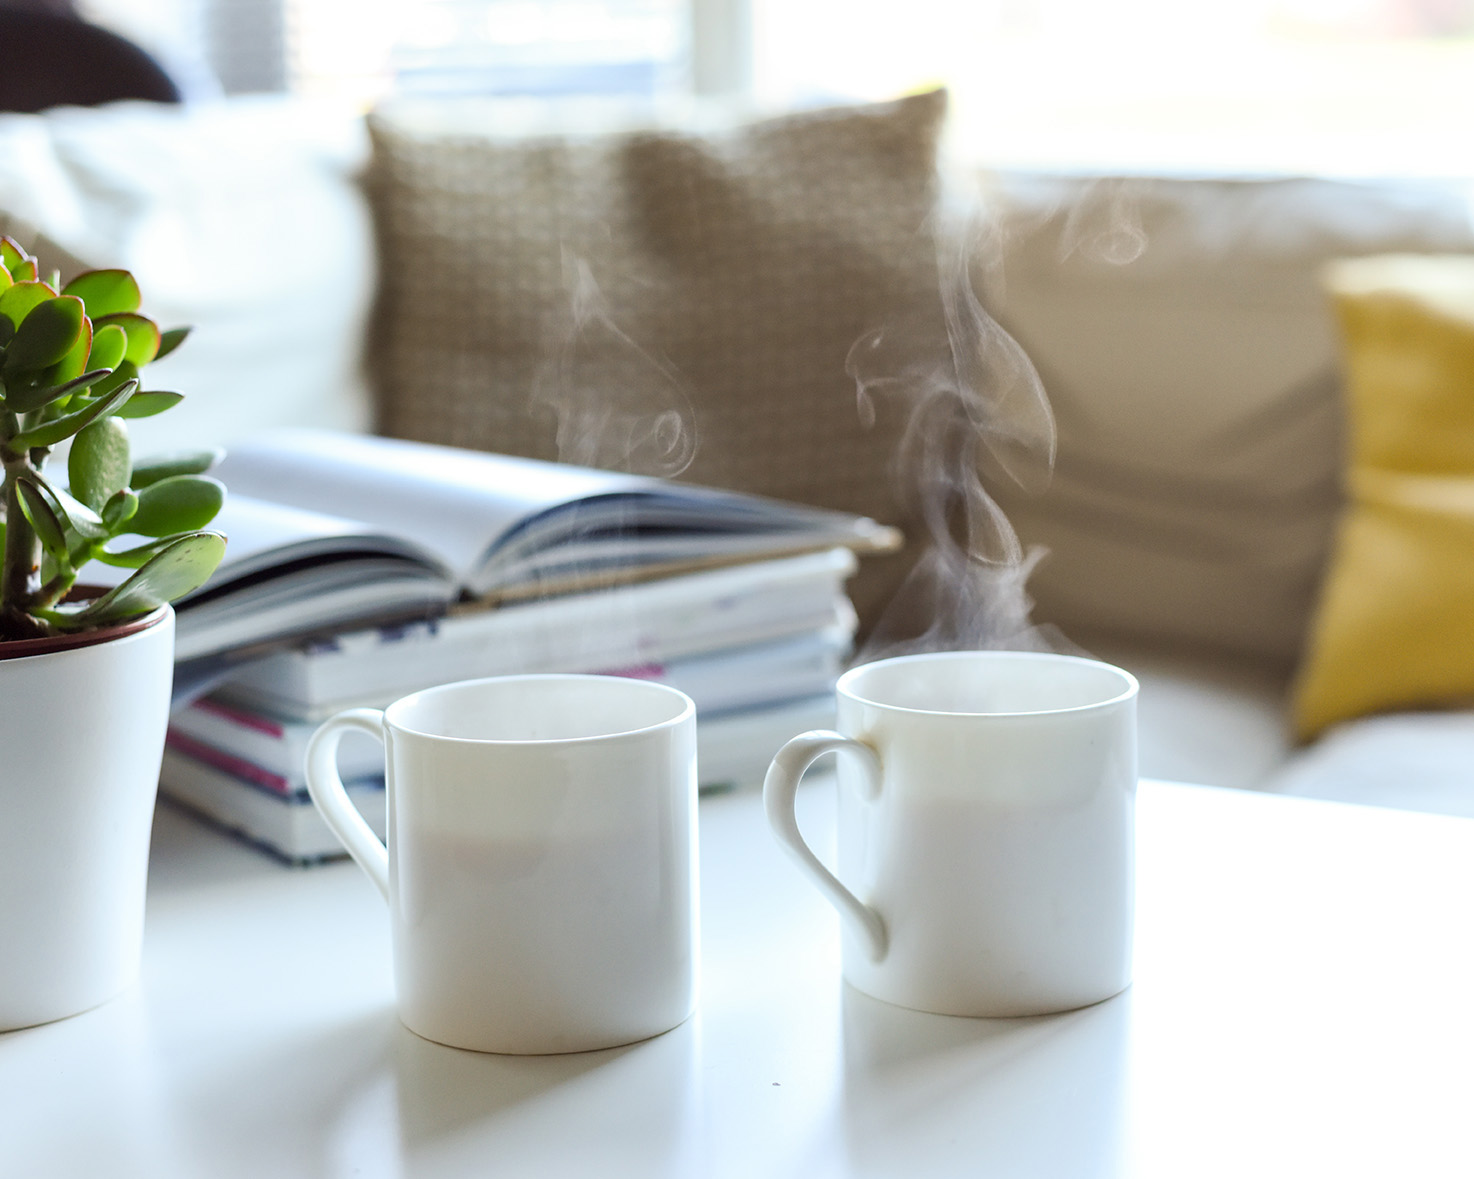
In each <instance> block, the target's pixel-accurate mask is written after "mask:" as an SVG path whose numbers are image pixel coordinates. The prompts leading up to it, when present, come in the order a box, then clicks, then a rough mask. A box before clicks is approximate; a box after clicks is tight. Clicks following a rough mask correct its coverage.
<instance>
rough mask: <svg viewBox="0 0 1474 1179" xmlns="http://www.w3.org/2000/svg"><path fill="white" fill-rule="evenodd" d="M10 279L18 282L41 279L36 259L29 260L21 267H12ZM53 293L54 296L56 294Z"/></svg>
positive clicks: (21, 264)
mask: <svg viewBox="0 0 1474 1179" xmlns="http://www.w3.org/2000/svg"><path fill="white" fill-rule="evenodd" d="M10 277H11V278H13V279H15V281H16V282H35V281H36V280H37V279H38V278H39V277H40V274H39V272H38V271H37V270H36V259H34V258H27V259H25V261H23V262H21V263H20V264H19V265H17V266H12V267H11V268H10ZM51 293H52V294H53V295H54V294H56V292H55V291H52V292H51Z"/></svg>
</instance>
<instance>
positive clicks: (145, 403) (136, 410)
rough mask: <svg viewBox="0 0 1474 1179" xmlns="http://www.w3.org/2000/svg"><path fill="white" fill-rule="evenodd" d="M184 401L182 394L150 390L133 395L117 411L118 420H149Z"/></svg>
mask: <svg viewBox="0 0 1474 1179" xmlns="http://www.w3.org/2000/svg"><path fill="white" fill-rule="evenodd" d="M183 400H184V394H183V393H166V392H164V391H163V390H162V389H150V390H149V391H148V392H146V393H135V394H133V396H132V397H130V398H128V403H127V404H126V405H124V406H123V408H122V409H120V410H118V412H117V414H116V415H115V416H116V417H120V418H151V417H153V416H154V414H156V413H163V412H164V411H165V410H166V409H173V408H174V407H175V406H176V405H178V404H179V403H180V402H181V401H183Z"/></svg>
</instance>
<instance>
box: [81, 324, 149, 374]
mask: <svg viewBox="0 0 1474 1179" xmlns="http://www.w3.org/2000/svg"><path fill="white" fill-rule="evenodd" d="M93 327H94V328H95V329H96V330H95V331H94V333H93V336H92V351H91V352H90V353H88V356H87V366H88V367H89V368H111V369H116V368H117V367H118V365H120V364H122V363H123V357H124V356H125V355H127V353H128V333H127V332H125V331H124V330H123V329H122V328H120V327H118V325H117V324H109V325H108V326H106V327H97V325H96V324H93ZM133 375H134V376H137V375H138V374H137V373H136V372H135V373H134V374H133Z"/></svg>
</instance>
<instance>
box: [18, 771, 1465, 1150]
mask: <svg viewBox="0 0 1474 1179" xmlns="http://www.w3.org/2000/svg"><path fill="white" fill-rule="evenodd" d="M831 791H832V785H831V783H829V782H826V781H822V780H821V781H819V782H816V783H813V784H810V785H806V786H805V787H804V788H803V790H802V791H801V792H800V805H801V809H800V814H801V817H802V819H803V822H804V824H805V828H806V830H807V831H809V832H810V834H811V836H812V837H813V838H814V839H815V840H816V841H818V842H819V844H820V845H821V846H823V845H824V844H825V843H826V842H827V841H828V840H829V838H830V823H831V821H832V819H831V817H832V811H833V799H832V794H831ZM1139 815H1140V822H1139V827H1140V840H1139V856H1140V869H1139V923H1138V936H1137V967H1136V979H1137V981H1136V983H1135V985H1134V986H1133V987H1132V988H1131V989H1130V990H1129V991H1127V992H1126V993H1125V994H1124V995H1121V996H1120V997H1118V998H1116V999H1113V1000H1111V1001H1109V1002H1106V1003H1103V1004H1101V1005H1099V1006H1097V1007H1094V1008H1090V1009H1087V1010H1084V1011H1079V1012H1074V1013H1071V1014H1066V1015H1059V1016H1052V1017H1047V1018H1041V1019H1025V1020H998V1021H983V1020H964V1019H951V1018H946V1017H940V1016H928V1015H921V1014H917V1013H914V1012H908V1011H903V1010H900V1009H898V1008H892V1007H889V1006H887V1005H886V1004H883V1003H879V1002H877V1001H874V1000H871V999H868V998H866V997H864V996H862V995H859V994H857V993H856V992H853V991H850V990H848V989H846V988H845V987H843V985H842V984H841V982H840V980H839V974H838V961H837V958H838V931H837V927H836V918H835V916H834V914H833V913H832V911H830V910H829V908H828V907H827V906H826V905H825V903H824V902H823V901H822V900H821V899H820V898H819V897H818V895H817V894H816V893H815V892H813V891H812V890H811V889H810V888H809V887H808V886H807V885H806V884H804V883H803V882H802V881H801V880H800V878H799V876H798V874H797V872H796V870H795V869H793V868H792V867H791V866H790V864H789V863H788V862H787V861H786V860H784V859H783V858H782V857H781V855H780V853H779V852H778V850H777V848H776V847H775V845H774V844H773V842H772V840H771V839H770V838H769V836H768V833H767V831H766V829H765V827H764V826H763V822H762V816H761V808H760V805H759V799H758V798H757V796H756V795H754V794H751V793H748V794H741V795H731V796H726V797H717V798H711V799H707V800H704V801H703V803H702V808H701V836H702V849H701V850H702V859H703V865H702V886H703V898H702V922H703V961H702V967H703V980H702V998H701V1006H700V1010H699V1012H698V1014H697V1016H696V1017H695V1018H694V1019H693V1020H692V1021H690V1022H689V1023H688V1024H686V1025H684V1026H682V1027H680V1028H678V1029H676V1030H675V1031H673V1032H670V1033H668V1034H666V1035H664V1036H660V1037H657V1038H656V1039H654V1040H650V1041H647V1042H645V1043H643V1044H639V1045H636V1046H633V1047H629V1048H624V1049H615V1050H611V1051H606V1052H598V1053H589V1054H584V1055H577V1056H564V1057H547V1058H521V1059H519V1058H510V1057H494V1056H480V1055H477V1054H474V1053H468V1052H460V1051H457V1050H455V1049H450V1048H444V1047H440V1046H438V1045H435V1044H431V1043H428V1042H426V1041H423V1040H420V1039H418V1038H417V1037H416V1036H414V1035H413V1034H411V1033H410V1032H408V1031H406V1030H404V1028H403V1027H401V1026H400V1024H399V1023H398V1021H397V1020H396V1018H395V1016H394V1013H393V986H392V980H391V977H390V970H389V951H388V923H387V918H386V914H385V911H384V908H383V905H382V903H381V902H380V900H379V898H378V896H377V894H376V893H375V892H374V890H373V887H372V886H371V885H370V884H369V882H368V880H367V879H366V878H364V877H363V876H362V875H361V874H360V873H359V872H358V870H357V869H356V868H355V867H353V866H352V865H349V864H340V865H334V866H329V867H324V868H316V869H311V870H291V869H285V868H281V867H278V866H277V865H275V864H273V863H272V862H270V861H268V860H266V859H264V858H263V857H261V856H259V855H258V854H257V853H255V852H252V851H250V850H248V849H245V848H243V847H239V846H237V845H234V844H232V843H230V842H229V841H227V840H225V839H224V838H223V837H220V836H217V835H216V834H214V833H213V832H210V831H207V830H205V829H202V828H199V827H196V826H195V825H194V824H193V823H192V821H190V820H189V819H187V818H185V817H183V816H181V815H179V814H177V813H174V812H172V811H168V810H161V811H160V816H159V821H158V823H157V826H156V830H155V853H154V860H153V877H152V882H151V894H150V911H149V924H148V933H147V942H146V950H145V961H144V970H143V979H142V982H141V984H140V985H139V986H137V987H135V988H134V989H132V990H131V991H130V992H129V993H127V994H125V995H124V996H122V997H121V998H119V999H117V1000H114V1001H113V1002H112V1003H109V1004H107V1005H105V1006H104V1007H101V1008H99V1009H98V1010H96V1011H93V1012H90V1013H87V1014H85V1015H82V1016H79V1017H77V1018H74V1019H71V1020H64V1021H62V1022H60V1023H57V1024H52V1025H49V1026H46V1027H42V1028H34V1029H29V1030H26V1031H20V1032H12V1033H10V1034H7V1035H0V1175H3V1176H5V1177H6V1179H30V1177H32V1176H35V1177H45V1179H66V1177H69V1176H86V1177H88V1179H99V1177H112V1176H147V1177H148V1179H168V1177H171V1176H190V1177H196V1176H199V1177H208V1179H226V1177H233V1176H251V1177H253V1179H267V1177H270V1179H285V1177H291V1176H411V1175H412V1176H442V1175H444V1176H481V1175H491V1174H496V1175H529V1176H562V1175H591V1176H640V1177H642V1179H651V1177H657V1176H667V1175H669V1176H677V1175H679V1176H707V1175H711V1176H733V1177H741V1179H766V1177H770V1176H771V1177H786V1176H804V1177H806V1179H820V1177H825V1176H891V1175H894V1176H903V1175H904V1176H922V1177H932V1176H951V1175H970V1176H972V1175H984V1176H990V1177H991V1176H1060V1177H1069V1179H1073V1177H1077V1176H1117V1175H1131V1176H1164V1177H1167V1176H1170V1177H1172V1179H1181V1177H1200V1176H1218V1175H1224V1176H1253V1177H1263V1176H1296V1177H1297V1179H1305V1177H1313V1176H1336V1177H1337V1179H1341V1177H1345V1176H1357V1175H1377V1176H1399V1177H1401V1176H1418V1177H1426V1176H1442V1175H1470V1174H1474V952H1471V946H1474V822H1471V821H1470V820H1465V819H1452V818H1441V817H1435V816H1430V815H1420V814H1409V813H1402V812H1395V811H1387V810H1373V809H1361V808H1356V807H1349V806H1341V805H1337V804H1333V803H1322V802H1310V801H1304V800H1295V799H1286V798H1279V797H1273V796H1265V795H1255V794H1248V793H1238V792H1233V791H1224V790H1210V789H1206V788H1201V787H1183V786H1172V785H1164V784H1157V783H1144V784H1143V786H1142V791H1141V798H1140V807H1139ZM0 952H3V951H0Z"/></svg>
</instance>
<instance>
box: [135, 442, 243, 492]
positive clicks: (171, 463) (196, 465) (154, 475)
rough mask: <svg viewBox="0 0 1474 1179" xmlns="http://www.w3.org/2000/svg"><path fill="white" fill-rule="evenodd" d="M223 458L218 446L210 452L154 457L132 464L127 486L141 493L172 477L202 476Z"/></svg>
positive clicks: (193, 451) (176, 452) (188, 452)
mask: <svg viewBox="0 0 1474 1179" xmlns="http://www.w3.org/2000/svg"><path fill="white" fill-rule="evenodd" d="M224 457H225V451H224V450H222V449H221V448H220V447H218V446H217V447H214V448H212V449H210V450H181V451H175V452H173V453H171V454H161V455H154V456H153V457H151V458H146V459H143V460H141V461H139V462H137V463H134V464H133V478H132V479H130V480H129V481H128V485H129V486H130V487H132V488H133V489H134V490H135V491H141V490H143V488H145V487H149V486H151V485H152V484H155V483H157V482H159V481H160V480H161V479H168V478H170V477H171V476H173V475H203V474H204V473H205V472H206V471H208V470H209V469H210V468H211V467H213V466H214V465H215V464H216V463H218V462H219V461H220V460H221V459H223V458H224Z"/></svg>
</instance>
